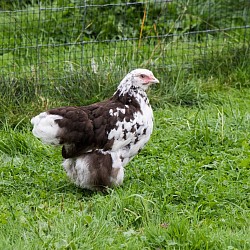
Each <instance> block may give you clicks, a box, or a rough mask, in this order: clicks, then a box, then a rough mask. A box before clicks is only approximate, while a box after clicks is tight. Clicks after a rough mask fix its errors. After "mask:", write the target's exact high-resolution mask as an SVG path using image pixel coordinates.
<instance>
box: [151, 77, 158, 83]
mask: <svg viewBox="0 0 250 250" xmlns="http://www.w3.org/2000/svg"><path fill="white" fill-rule="evenodd" d="M150 82H151V83H159V80H158V79H157V78H155V77H152V79H151V80H150Z"/></svg>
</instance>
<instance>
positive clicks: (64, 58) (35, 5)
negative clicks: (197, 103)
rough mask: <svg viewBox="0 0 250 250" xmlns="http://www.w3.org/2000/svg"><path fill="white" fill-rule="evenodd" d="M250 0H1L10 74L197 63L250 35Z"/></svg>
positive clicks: (3, 49) (5, 70) (2, 47)
mask: <svg viewBox="0 0 250 250" xmlns="http://www.w3.org/2000/svg"><path fill="white" fill-rule="evenodd" d="M249 17H250V1H249V0H238V1H235V0H218V1H214V0H205V1H204V0H189V1H188V0H185V1H184V0H151V1H121V0H120V1H119V0H116V1H107V0H99V1H97V0H74V1H73V0H54V1H52V0H50V1H49V0H44V1H35V0H34V1H33V0H23V1H22V0H19V1H14V0H13V1H1V0H0V69H1V77H2V78H4V79H10V80H11V79H15V78H26V79H32V80H33V81H35V82H40V83H41V82H50V81H57V82H59V81H61V79H65V78H70V77H72V76H75V75H79V74H84V73H85V72H92V73H93V74H97V73H98V72H103V71H105V72H112V71H116V72H121V73H122V74H124V72H126V71H127V70H130V69H133V68H137V67H146V68H150V69H157V70H163V71H164V70H172V69H174V68H178V67H185V68H192V67H193V65H195V64H196V63H198V62H200V61H201V60H202V61H206V60H208V59H209V60H211V58H212V60H216V57H217V56H218V55H219V54H223V53H230V49H231V48H234V47H248V46H249V43H250V20H249Z"/></svg>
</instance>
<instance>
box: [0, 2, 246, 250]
mask: <svg viewBox="0 0 250 250" xmlns="http://www.w3.org/2000/svg"><path fill="white" fill-rule="evenodd" d="M126 2H128V3H131V5H125V4H124V3H125V1H120V0H116V1H104V0H102V1H97V0H93V1H86V4H87V5H88V7H87V8H83V7H79V6H84V4H83V3H85V2H84V1H78V0H76V1H70V0H67V1H66V0H64V1H63V0H54V1H49V0H44V1H33V0H27V1H26V0H22V1H21V0H19V1H17V0H12V1H1V0H0V9H1V11H0V67H1V77H0V89H1V91H0V102H1V106H0V249H209V250H210V249H216V250H217V249H223V250H224V249H227V250H233V249H235V250H236V249H246V250H247V249H250V240H249V239H250V234H249V232H250V216H249V215H250V213H249V212H250V211H249V205H250V204H249V194H250V192H249V183H250V179H249V178H250V177H249V167H250V153H249V152H250V151H249V148H250V145H249V131H250V116H249V107H250V101H249V100H250V89H249V84H250V80H249V79H250V55H249V54H250V53H249V41H250V33H249V17H250V15H249V8H250V6H249V1H246V0H240V1H232V0H220V1H212V0H207V1H198V0H190V1H182V0H179V1H170V2H166V1H147V3H144V4H142V3H141V4H135V3H136V1H126ZM110 3H113V4H116V7H113V8H111V6H110ZM133 3H134V4H133ZM121 4H122V5H121ZM89 5H91V6H89ZM101 5H104V6H101ZM76 6H78V7H79V8H77V7H76ZM85 7H86V6H85ZM144 14H146V15H145V16H144ZM135 20H136V21H135ZM244 27H245V28H244ZM204 30H207V31H206V32H203V31H204ZM212 30H213V31H212ZM135 67H147V68H149V69H151V70H152V71H153V72H154V74H155V75H156V76H157V78H159V79H160V81H161V83H160V85H159V86H157V87H155V88H153V89H151V90H150V91H149V93H148V94H149V97H150V100H151V103H152V105H153V109H154V114H155V129H154V133H153V135H152V138H151V140H150V142H149V144H148V145H147V146H146V148H145V149H144V150H143V151H142V152H141V153H140V154H139V155H138V156H137V157H136V158H135V159H134V160H133V161H132V162H131V163H130V164H129V165H128V166H127V168H126V173H125V176H126V177H125V182H124V185H123V186H122V187H119V188H116V189H113V190H110V191H109V192H108V194H107V195H103V194H100V193H93V192H88V191H86V190H81V189H78V188H76V187H75V186H74V185H72V184H71V183H70V182H69V181H68V179H67V177H66V175H65V173H64V171H63V169H62V166H61V155H60V149H57V148H56V149H54V148H52V147H49V146H45V145H43V144H41V142H39V141H38V140H37V139H36V138H34V136H33V135H32V133H31V129H32V128H31V125H30V118H31V117H32V116H33V115H35V114H37V113H39V112H40V111H44V110H46V109H48V108H52V107H56V106H60V105H85V104H88V103H91V102H95V101H99V100H102V99H104V98H107V97H109V96H110V95H112V93H113V92H114V90H115V88H116V86H117V83H118V82H119V81H120V80H121V78H122V77H123V76H124V75H125V74H126V73H127V72H128V71H129V70H131V69H132V68H135Z"/></svg>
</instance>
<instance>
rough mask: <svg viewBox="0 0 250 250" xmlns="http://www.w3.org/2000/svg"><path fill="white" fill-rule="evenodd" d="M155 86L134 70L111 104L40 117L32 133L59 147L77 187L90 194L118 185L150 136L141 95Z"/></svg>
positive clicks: (146, 72) (152, 80)
mask: <svg viewBox="0 0 250 250" xmlns="http://www.w3.org/2000/svg"><path fill="white" fill-rule="evenodd" d="M158 82H159V81H158V80H157V79H156V78H155V77H154V75H153V73H152V72H151V71H149V70H146V69H136V70H133V71H131V72H130V73H128V74H127V75H126V76H125V78H124V79H123V80H122V81H121V83H120V84H119V86H118V88H117V91H116V92H115V93H114V95H113V96H112V97H111V98H110V99H108V100H106V101H103V102H99V103H94V104H91V105H89V106H82V107H61V108H55V109H51V110H48V111H46V112H43V113H40V114H39V115H37V116H35V117H33V118H32V119H31V123H32V124H33V126H34V128H33V131H32V132H33V134H34V135H35V136H36V137H38V138H39V139H41V141H42V142H44V143H47V144H52V145H62V146H63V147H62V156H63V158H64V162H63V166H64V169H65V170H66V172H67V175H68V176H69V177H70V179H71V180H72V181H73V182H74V183H75V184H76V185H78V186H80V187H82V188H87V189H92V190H94V189H103V188H104V187H111V186H112V185H120V184H122V182H123V177H124V170H123V168H124V166H125V165H126V164H127V163H128V162H129V161H130V160H131V159H132V158H133V157H134V156H135V155H136V154H137V153H138V152H139V151H140V150H141V149H142V148H143V146H144V145H145V144H146V143H147V141H148V140H149V138H150V135H151V133H152V130H153V111H152V109H151V106H150V104H149V101H148V98H147V95H146V92H145V91H146V90H147V89H148V87H149V86H150V85H151V84H154V83H158Z"/></svg>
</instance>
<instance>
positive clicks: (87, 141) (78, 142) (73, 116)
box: [48, 92, 140, 158]
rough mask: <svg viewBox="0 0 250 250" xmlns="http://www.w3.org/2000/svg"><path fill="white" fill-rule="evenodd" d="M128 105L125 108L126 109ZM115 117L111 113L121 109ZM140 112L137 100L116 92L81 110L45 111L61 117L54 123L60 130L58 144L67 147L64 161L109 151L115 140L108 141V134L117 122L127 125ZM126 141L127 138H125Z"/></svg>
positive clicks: (80, 108) (72, 108)
mask: <svg viewBox="0 0 250 250" xmlns="http://www.w3.org/2000/svg"><path fill="white" fill-rule="evenodd" d="M125 105H127V106H125ZM124 107H126V108H125V114H124V113H122V112H121V111H119V112H118V115H117V116H112V115H111V114H110V110H111V109H112V110H113V112H116V111H117V108H120V109H124ZM138 111H140V105H139V103H138V102H137V100H136V99H135V98H134V97H133V96H130V95H128V94H125V95H121V96H120V95H119V92H117V93H116V94H115V95H114V96H113V97H112V98H110V99H108V100H106V101H103V102H99V103H95V104H92V105H89V106H84V107H61V108H55V109H51V110H49V111H48V113H49V114H53V115H59V116H62V117H63V119H57V120H56V123H58V125H59V127H60V128H61V130H60V133H59V134H58V135H57V137H58V138H59V139H60V143H61V144H67V145H70V146H67V147H63V149H62V155H63V157H64V158H72V157H76V156H79V155H80V154H83V153H86V152H88V151H89V150H95V149H104V150H109V149H111V148H112V145H113V142H114V140H109V139H108V134H109V132H110V131H111V130H112V129H114V128H115V127H116V123H117V121H123V120H124V118H125V121H127V122H128V121H130V120H131V119H133V114H134V113H135V112H138ZM124 137H126V135H124Z"/></svg>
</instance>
